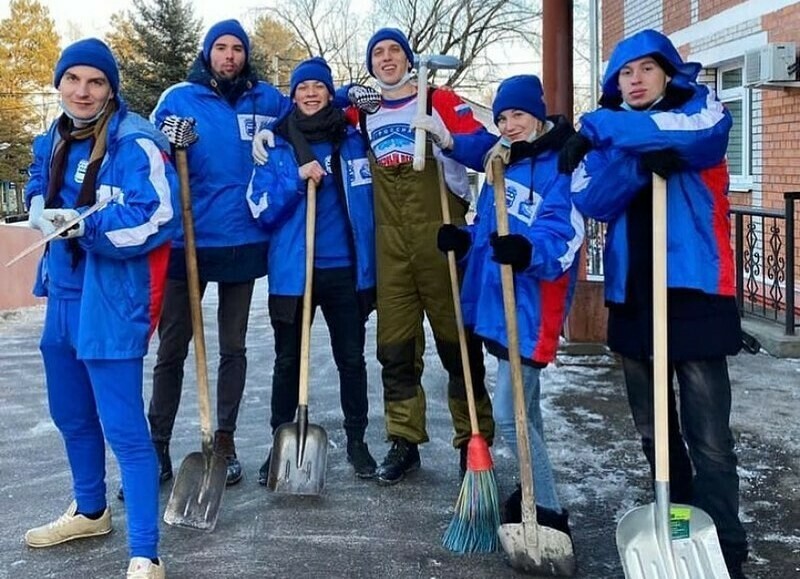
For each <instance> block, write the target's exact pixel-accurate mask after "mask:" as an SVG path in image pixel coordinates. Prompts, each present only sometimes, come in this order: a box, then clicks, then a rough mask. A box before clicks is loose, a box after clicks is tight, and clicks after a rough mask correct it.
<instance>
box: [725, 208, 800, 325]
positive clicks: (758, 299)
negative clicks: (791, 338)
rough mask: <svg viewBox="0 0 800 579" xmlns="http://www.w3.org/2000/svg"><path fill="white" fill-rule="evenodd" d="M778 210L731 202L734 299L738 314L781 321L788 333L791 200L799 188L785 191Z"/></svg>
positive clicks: (792, 275) (793, 321) (791, 315)
mask: <svg viewBox="0 0 800 579" xmlns="http://www.w3.org/2000/svg"><path fill="white" fill-rule="evenodd" d="M783 198H784V207H783V210H779V209H759V208H756V207H746V206H735V207H731V214H732V215H733V217H734V238H735V246H734V251H735V255H736V301H737V303H738V304H739V311H740V312H741V313H742V314H749V315H752V316H757V317H760V318H765V319H768V320H773V321H776V322H779V323H783V326H784V333H785V334H787V335H794V333H795V331H796V329H797V327H798V325H800V324H798V323H797V317H798V316H797V315H796V314H797V312H796V311H795V309H796V308H795V282H796V277H797V272H796V271H795V235H796V232H795V202H796V201H797V200H798V199H800V192H792V193H785V194H784V196H783Z"/></svg>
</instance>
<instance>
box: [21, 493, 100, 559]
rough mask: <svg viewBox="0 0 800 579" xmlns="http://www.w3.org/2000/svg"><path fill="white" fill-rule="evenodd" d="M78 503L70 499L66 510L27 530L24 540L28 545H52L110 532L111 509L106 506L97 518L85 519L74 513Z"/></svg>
mask: <svg viewBox="0 0 800 579" xmlns="http://www.w3.org/2000/svg"><path fill="white" fill-rule="evenodd" d="M77 510H78V503H76V502H75V501H72V503H71V504H70V505H69V508H68V509H67V512H66V513H64V514H63V515H61V516H60V517H58V519H56V520H55V521H53V522H52V523H47V524H46V525H42V526H41V527H36V528H35V529H31V530H29V531H28V532H27V533H25V542H26V543H27V544H28V546H29V547H36V548H38V547H52V546H53V545H59V544H61V543H66V542H67V541H72V540H73V539H83V538H84V537H95V536H97V535H107V534H108V533H110V532H111V511H110V510H109V509H108V507H106V510H105V512H104V513H103V516H102V517H100V518H99V519H96V520H93V519H87V518H86V517H84V516H83V515H76V514H75V512H76V511H77Z"/></svg>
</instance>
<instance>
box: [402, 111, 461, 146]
mask: <svg viewBox="0 0 800 579" xmlns="http://www.w3.org/2000/svg"><path fill="white" fill-rule="evenodd" d="M411 128H412V129H422V130H424V131H426V132H427V133H428V134H429V135H430V136H431V139H432V140H433V142H434V143H436V146H438V147H439V148H440V149H451V148H452V147H453V135H451V134H450V131H448V130H447V127H445V126H444V123H443V122H442V120H441V119H440V118H439V117H434V116H432V115H417V116H416V117H414V120H413V121H411Z"/></svg>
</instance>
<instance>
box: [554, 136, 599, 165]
mask: <svg viewBox="0 0 800 579" xmlns="http://www.w3.org/2000/svg"><path fill="white" fill-rule="evenodd" d="M591 150H592V142H591V141H590V140H589V139H587V138H586V137H584V136H583V135H581V134H580V133H575V134H574V135H572V136H571V137H570V138H569V139H567V142H566V143H564V146H563V147H562V148H561V152H560V153H559V154H558V170H559V172H561V173H566V174H567V175H569V174H571V173H572V172H573V171H574V170H575V169H576V168H577V167H578V165H580V164H581V161H582V160H583V158H584V157H585V156H586V153H588V152H589V151H591Z"/></svg>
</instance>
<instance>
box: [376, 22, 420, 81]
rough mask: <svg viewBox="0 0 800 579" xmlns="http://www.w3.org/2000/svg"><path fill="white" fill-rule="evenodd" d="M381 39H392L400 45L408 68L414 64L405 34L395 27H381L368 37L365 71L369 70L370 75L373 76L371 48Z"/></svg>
mask: <svg viewBox="0 0 800 579" xmlns="http://www.w3.org/2000/svg"><path fill="white" fill-rule="evenodd" d="M381 40H394V41H395V42H396V43H397V44H399V45H400V47H401V48H402V49H403V52H405V53H406V58H407V59H408V68H409V69H410V68H411V67H413V66H414V52H413V51H412V50H411V45H410V44H409V43H408V38H406V35H405V34H403V33H402V32H401V31H400V30H398V29H397V28H381V29H380V30H378V31H377V32H376V33H375V34H373V35H372V38H370V39H369V42H368V43H367V72H369V73H370V75H372V76H375V74H374V73H373V72H372V49H373V48H375V45H376V44H378V43H379V42H380V41H381Z"/></svg>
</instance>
